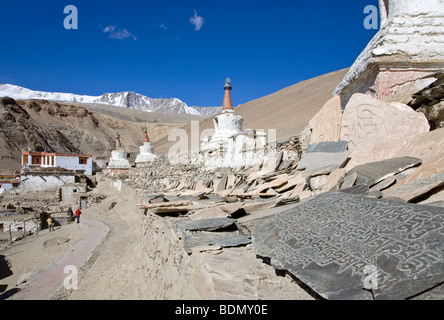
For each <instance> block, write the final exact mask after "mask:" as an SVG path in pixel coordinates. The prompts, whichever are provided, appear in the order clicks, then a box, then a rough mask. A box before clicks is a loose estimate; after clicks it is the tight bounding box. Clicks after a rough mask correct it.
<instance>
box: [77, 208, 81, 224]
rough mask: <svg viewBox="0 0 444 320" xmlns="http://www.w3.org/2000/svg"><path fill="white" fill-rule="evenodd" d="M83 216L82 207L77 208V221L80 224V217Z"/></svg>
mask: <svg viewBox="0 0 444 320" xmlns="http://www.w3.org/2000/svg"><path fill="white" fill-rule="evenodd" d="M81 214H82V211H80V207H78V208H77V210H76V219H77V223H79V222H80V215H81Z"/></svg>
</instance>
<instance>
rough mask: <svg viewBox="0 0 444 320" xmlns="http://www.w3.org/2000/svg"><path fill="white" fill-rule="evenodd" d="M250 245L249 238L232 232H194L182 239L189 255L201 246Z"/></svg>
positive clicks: (227, 246)
mask: <svg viewBox="0 0 444 320" xmlns="http://www.w3.org/2000/svg"><path fill="white" fill-rule="evenodd" d="M250 243H251V238H250V236H248V235H245V234H239V233H238V232H237V231H233V232H196V233H194V234H187V235H186V236H185V238H184V248H185V251H186V252H187V253H189V254H191V253H192V251H193V248H196V247H200V246H203V245H218V246H221V247H224V248H229V247H238V246H243V245H247V244H250Z"/></svg>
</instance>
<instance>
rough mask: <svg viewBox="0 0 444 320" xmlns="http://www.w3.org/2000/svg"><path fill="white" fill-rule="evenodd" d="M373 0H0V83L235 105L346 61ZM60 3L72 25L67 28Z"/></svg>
mask: <svg viewBox="0 0 444 320" xmlns="http://www.w3.org/2000/svg"><path fill="white" fill-rule="evenodd" d="M377 4H378V1H377V0H348V1H331V0H318V1H298V0H292V1H284V0H267V1H263V0H219V1H215V0H196V1H192V0H182V1H180V0H163V1H151V0H146V1H134V0H126V1H121V0H120V1H117V0H107V1H104V0H90V1H75V0H40V1H39V0H2V3H1V10H2V18H1V19H0V36H1V40H2V46H1V49H0V83H11V84H15V85H20V86H23V87H26V88H30V89H33V90H41V91H52V92H70V93H76V94H85V95H101V94H102V93H105V92H121V91H134V92H137V93H140V94H144V95H146V96H149V97H152V98H172V97H175V98H179V99H181V100H183V101H184V102H185V103H187V104H188V105H197V106H218V105H221V104H222V101H223V85H224V81H225V79H226V78H227V77H230V78H231V80H232V86H233V91H232V99H233V104H234V105H240V104H243V103H246V102H248V101H251V100H253V99H257V98H260V97H263V96H265V95H268V94H271V93H273V92H275V91H278V90H280V89H283V88H285V87H287V86H290V85H293V84H296V83H298V82H300V81H303V80H307V79H310V78H312V77H316V76H319V75H322V74H325V73H328V72H332V71H335V70H339V69H343V68H347V67H350V66H351V65H352V64H353V62H354V61H355V59H356V58H357V56H358V55H359V53H360V52H361V51H362V49H364V47H365V46H366V45H367V43H368V42H369V41H370V39H371V38H372V37H373V36H374V35H375V33H376V32H377V30H374V29H370V30H367V29H366V28H364V24H363V22H364V19H365V18H366V16H367V15H366V14H364V8H365V7H366V6H367V5H375V6H377ZM67 5H74V6H76V8H77V10H78V29H77V30H73V29H71V30H67V29H65V28H64V20H65V18H66V17H67V16H68V14H64V12H63V11H64V8H65V6H67Z"/></svg>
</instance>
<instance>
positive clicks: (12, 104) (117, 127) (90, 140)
mask: <svg viewBox="0 0 444 320" xmlns="http://www.w3.org/2000/svg"><path fill="white" fill-rule="evenodd" d="M88 108H90V106H89V107H88ZM91 110H92V108H91ZM105 111H106V112H105ZM133 111H134V110H128V109H125V110H123V109H122V108H113V107H110V109H108V110H106V108H105V109H103V110H101V109H95V111H94V112H91V111H88V110H87V109H86V108H84V107H82V106H79V105H73V104H62V103H57V102H53V101H46V100H17V101H16V100H14V99H11V98H1V99H0V117H1V121H0V160H1V162H0V172H2V173H10V172H11V171H12V170H19V169H20V153H21V151H22V150H28V149H29V150H32V151H43V150H44V149H45V148H46V149H47V151H48V152H59V153H83V154H91V155H93V156H94V157H95V158H97V157H103V158H104V159H107V158H109V156H110V153H111V150H113V148H114V146H115V135H116V132H119V134H120V135H121V140H122V143H123V145H124V147H125V149H126V151H127V152H138V151H139V146H140V145H142V143H143V127H144V125H146V126H147V127H148V131H149V134H150V138H151V140H152V141H155V140H156V139H159V138H160V137H162V136H163V135H165V134H167V133H168V132H169V131H170V130H172V129H174V128H176V127H180V126H183V123H184V122H187V121H189V119H182V118H178V117H175V116H173V115H171V116H167V115H163V114H160V115H159V114H155V113H147V112H137V111H134V112H133ZM100 112H102V113H100ZM122 119H125V120H122ZM161 121H168V122H173V123H161Z"/></svg>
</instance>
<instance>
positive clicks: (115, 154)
mask: <svg viewBox="0 0 444 320" xmlns="http://www.w3.org/2000/svg"><path fill="white" fill-rule="evenodd" d="M130 167H131V165H130V163H129V161H128V158H127V153H126V151H125V149H124V148H123V147H122V144H121V142H120V135H119V134H118V133H117V134H116V149H115V150H113V151H111V158H110V160H109V163H108V167H107V168H108V169H126V168H130Z"/></svg>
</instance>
